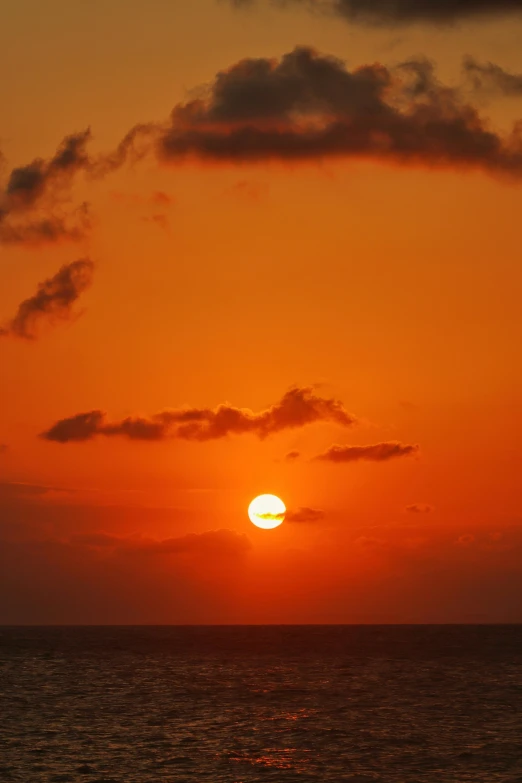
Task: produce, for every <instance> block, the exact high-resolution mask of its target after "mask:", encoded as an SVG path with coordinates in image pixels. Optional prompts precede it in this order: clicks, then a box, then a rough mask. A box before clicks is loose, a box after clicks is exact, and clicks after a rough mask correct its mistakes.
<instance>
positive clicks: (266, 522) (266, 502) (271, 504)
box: [248, 495, 286, 530]
mask: <svg viewBox="0 0 522 783" xmlns="http://www.w3.org/2000/svg"><path fill="white" fill-rule="evenodd" d="M285 513H286V506H285V504H284V503H283V501H282V500H281V498H278V497H277V495H259V497H257V498H254V500H253V501H252V502H251V504H250V505H249V507H248V516H249V517H250V521H251V522H253V523H254V525H256V526H257V527H261V528H263V530H273V529H274V528H275V527H279V525H281V524H282V522H283V520H284V518H285Z"/></svg>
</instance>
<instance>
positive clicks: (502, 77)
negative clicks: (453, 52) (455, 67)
mask: <svg viewBox="0 0 522 783" xmlns="http://www.w3.org/2000/svg"><path fill="white" fill-rule="evenodd" d="M463 69H464V73H465V75H466V76H467V77H468V79H469V80H470V81H471V84H472V86H473V89H475V90H477V91H478V92H486V93H491V94H500V95H505V96H507V97H518V96H520V95H522V74H519V73H510V72H509V71H505V70H504V69H503V68H501V67H500V65H496V64H495V63H490V62H488V63H479V62H477V60H475V59H474V58H473V57H466V58H465V59H464V63H463Z"/></svg>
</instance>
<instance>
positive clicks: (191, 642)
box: [0, 626, 522, 783]
mask: <svg viewBox="0 0 522 783" xmlns="http://www.w3.org/2000/svg"><path fill="white" fill-rule="evenodd" d="M0 781H1V783H11V782H16V783H40V782H41V783H51V781H52V782H53V783H59V781H61V782H62V783H65V782H66V781H89V782H90V783H94V781H96V783H109V782H110V783H115V782H116V781H118V783H120V782H121V783H149V782H150V783H152V781H158V782H159V781H161V783H184V782H185V781H186V783H189V782H190V781H201V783H222V782H226V783H250V782H251V781H274V782H275V783H287V782H289V781H302V783H308V782H310V783H311V781H314V782H315V781H317V783H320V782H323V781H324V783H330V781H332V783H341V782H342V781H351V782H352V783H371V782H372V781H393V783H410V782H411V783H413V782H415V783H424V782H425V781H426V782H428V781H429V783H446V782H449V781H452V782H454V783H464V782H465V781H480V782H481V783H482V782H483V783H494V782H495V781H502V783H522V626H489V627H488V626H482V627H479V626H477V627H473V626H467V627H458V626H449V627H444V626H431V627H428V626H425V627H422V626H417V627H411V626H410V627H399V626H395V627H394V626H388V627H376V626H366V627H230V628H211V627H206V628H197V627H193V628H175V627H174V628H32V629H29V628H0Z"/></svg>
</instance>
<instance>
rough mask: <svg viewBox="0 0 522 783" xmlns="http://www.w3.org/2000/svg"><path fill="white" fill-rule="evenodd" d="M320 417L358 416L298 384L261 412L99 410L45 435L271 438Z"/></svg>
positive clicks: (346, 421) (339, 420) (223, 408)
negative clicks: (113, 417) (111, 416)
mask: <svg viewBox="0 0 522 783" xmlns="http://www.w3.org/2000/svg"><path fill="white" fill-rule="evenodd" d="M315 422H331V423H334V424H338V425H339V426H341V427H351V426H352V425H353V424H355V423H356V419H355V417H354V416H353V415H352V414H351V413H348V411H347V410H346V409H345V407H344V405H343V403H342V402H340V401H339V400H335V399H333V398H325V397H321V396H320V395H317V394H316V393H315V392H314V390H313V389H312V388H309V387H302V388H300V387H294V388H292V389H290V390H289V391H288V392H287V393H286V394H285V395H284V396H283V397H282V399H281V400H280V401H279V402H277V403H275V404H274V405H272V406H270V407H269V408H266V409H265V410H262V411H260V412H258V413H254V412H253V411H251V410H250V409H249V408H235V407H232V406H231V405H229V404H224V405H218V406H217V408H177V409H171V410H165V411H161V412H160V413H156V414H154V415H153V416H151V417H148V418H145V417H140V416H136V417H129V418H126V419H122V420H120V421H115V422H111V421H109V420H108V419H107V416H106V414H105V413H104V412H103V411H99V410H94V411H88V412H87V413H79V414H77V415H75V416H71V417H69V418H66V419H61V420H60V421H58V422H56V423H55V424H54V425H53V426H52V427H51V428H50V429H49V430H47V431H46V432H44V433H42V435H41V437H42V438H44V439H45V440H49V441H54V442H56V443H70V442H80V441H88V440H92V439H93V438H95V437H97V436H105V437H124V438H128V439H130V440H136V441H160V440H165V439H167V438H178V439H182V440H189V441H201V442H202V441H210V440H218V439H220V438H225V437H227V436H228V435H244V434H252V435H256V436H257V437H259V438H266V437H269V436H270V435H274V434H276V433H278V432H282V431H284V430H290V429H296V428H300V427H304V426H306V425H307V424H313V423H315Z"/></svg>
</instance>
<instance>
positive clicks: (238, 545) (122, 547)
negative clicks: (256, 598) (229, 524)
mask: <svg viewBox="0 0 522 783" xmlns="http://www.w3.org/2000/svg"><path fill="white" fill-rule="evenodd" d="M70 543H72V544H74V545H77V546H87V547H94V548H100V549H113V550H117V551H121V552H125V553H128V554H137V555H139V554H146V555H184V554H189V555H190V554H195V555H220V556H227V555H231V556H237V555H241V554H243V553H244V552H247V551H248V550H249V549H250V548H251V543H250V539H249V538H248V536H246V535H245V534H242V533H236V532H235V531H234V530H227V529H221V530H209V531H206V532H205V533H189V534H188V535H185V536H180V537H178V538H166V539H163V540H155V539H149V538H143V537H141V536H126V537H119V536H114V535H110V534H108V533H103V532H102V533H82V534H79V535H75V536H73V537H72V538H71V540H70Z"/></svg>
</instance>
